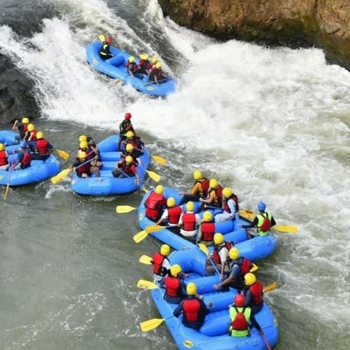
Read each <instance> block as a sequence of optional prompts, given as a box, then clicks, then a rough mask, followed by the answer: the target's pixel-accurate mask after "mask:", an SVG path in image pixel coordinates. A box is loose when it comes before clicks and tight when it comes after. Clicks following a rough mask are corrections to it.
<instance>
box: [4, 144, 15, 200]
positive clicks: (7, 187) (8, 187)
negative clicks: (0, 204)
mask: <svg viewBox="0 0 350 350" xmlns="http://www.w3.org/2000/svg"><path fill="white" fill-rule="evenodd" d="M14 154H15V151H12V156H13V155H14ZM13 170H14V168H13V167H11V168H10V175H9V180H8V182H7V186H6V191H5V194H4V201H6V199H7V195H8V193H9V190H10V181H11V175H12V173H13Z"/></svg>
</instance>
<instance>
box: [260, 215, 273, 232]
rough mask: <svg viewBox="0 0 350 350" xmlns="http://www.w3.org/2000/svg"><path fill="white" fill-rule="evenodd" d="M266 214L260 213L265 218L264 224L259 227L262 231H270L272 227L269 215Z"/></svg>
mask: <svg viewBox="0 0 350 350" xmlns="http://www.w3.org/2000/svg"><path fill="white" fill-rule="evenodd" d="M264 214H265V215H264ZM264 214H260V216H262V217H263V218H264V220H263V222H262V224H261V225H260V227H259V230H260V231H268V230H269V229H270V228H271V221H270V219H269V215H268V214H267V213H264Z"/></svg>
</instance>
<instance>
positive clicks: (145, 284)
mask: <svg viewBox="0 0 350 350" xmlns="http://www.w3.org/2000/svg"><path fill="white" fill-rule="evenodd" d="M137 287H138V288H141V289H155V288H159V287H158V286H157V285H156V284H155V283H153V282H150V281H146V280H139V281H138V282H137ZM276 288H277V282H273V283H271V284H270V285H269V286H267V287H266V288H264V290H263V292H264V293H266V292H270V291H272V290H274V289H276ZM170 317H173V316H170ZM170 317H169V318H170ZM167 319H168V318H152V319H150V320H147V321H144V322H141V323H140V327H141V330H142V332H149V331H151V330H152V329H154V328H157V327H158V326H160V325H161V324H162V323H163V322H164V321H165V320H167ZM266 345H268V344H266Z"/></svg>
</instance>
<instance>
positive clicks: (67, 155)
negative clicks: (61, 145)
mask: <svg viewBox="0 0 350 350" xmlns="http://www.w3.org/2000/svg"><path fill="white" fill-rule="evenodd" d="M56 151H57V154H58V155H59V156H60V157H61V158H63V159H64V160H67V159H68V158H69V153H68V152H65V151H63V150H62V149H56Z"/></svg>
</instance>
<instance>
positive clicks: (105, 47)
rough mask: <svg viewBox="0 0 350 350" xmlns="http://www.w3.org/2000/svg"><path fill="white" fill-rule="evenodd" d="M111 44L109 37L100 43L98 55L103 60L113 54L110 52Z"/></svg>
mask: <svg viewBox="0 0 350 350" xmlns="http://www.w3.org/2000/svg"><path fill="white" fill-rule="evenodd" d="M111 44H112V39H111V38H106V40H105V41H104V42H103V43H102V46H101V49H100V52H99V55H100V58H102V59H103V60H107V59H108V58H112V57H113V56H114V55H113V54H112V53H111V48H110V45H111Z"/></svg>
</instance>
